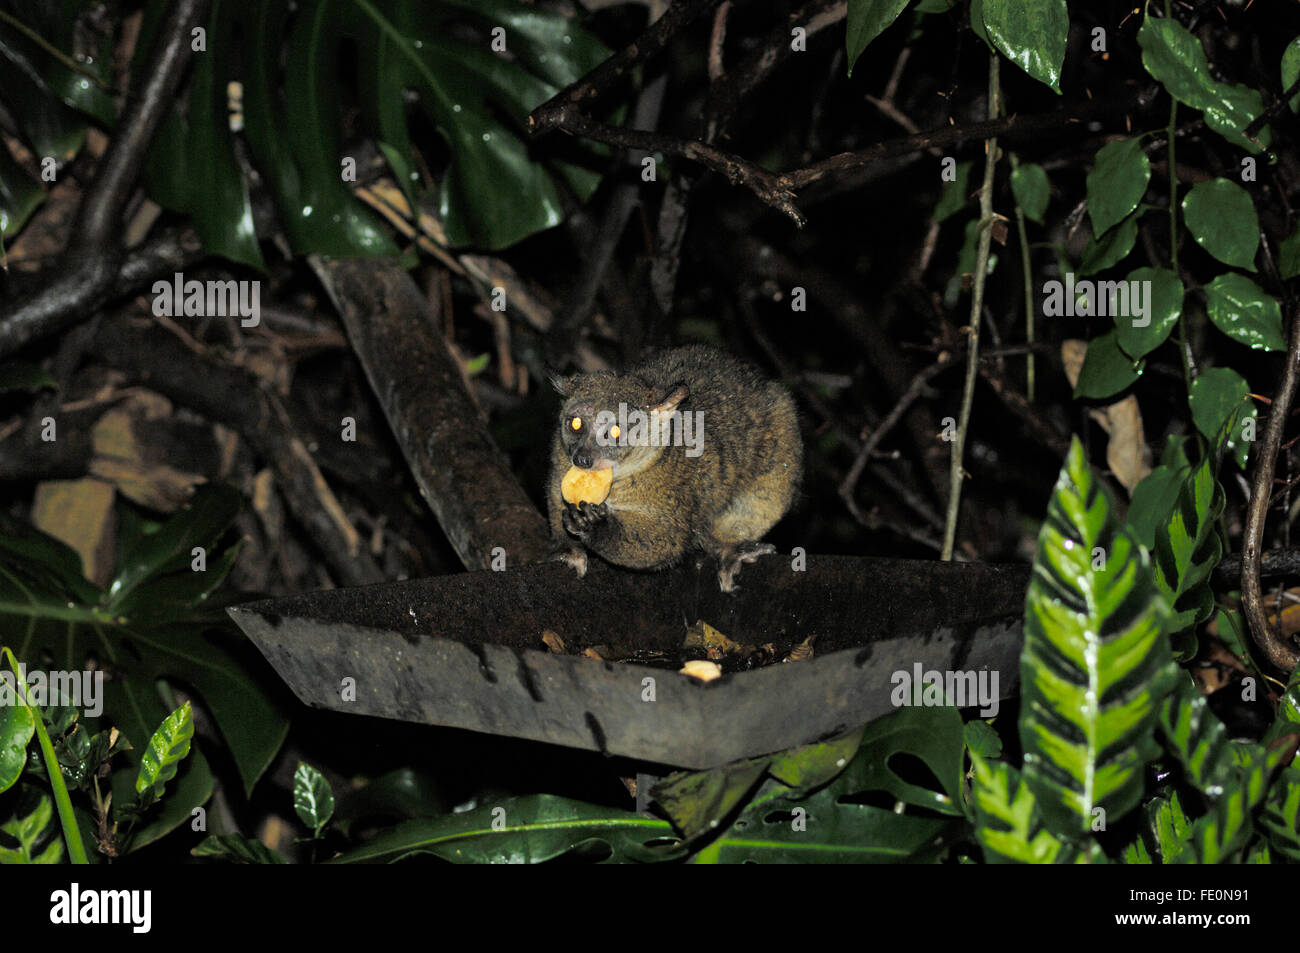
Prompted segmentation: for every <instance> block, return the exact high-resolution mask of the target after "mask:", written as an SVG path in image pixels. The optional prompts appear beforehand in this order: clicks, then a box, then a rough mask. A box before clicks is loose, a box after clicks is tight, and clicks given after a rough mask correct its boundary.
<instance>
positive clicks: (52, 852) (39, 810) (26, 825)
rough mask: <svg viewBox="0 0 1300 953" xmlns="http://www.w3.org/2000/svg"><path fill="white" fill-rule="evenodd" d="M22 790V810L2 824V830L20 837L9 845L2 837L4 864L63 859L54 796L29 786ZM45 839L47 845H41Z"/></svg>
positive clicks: (1, 861) (0, 848) (0, 859)
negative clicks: (12, 844) (6, 845)
mask: <svg viewBox="0 0 1300 953" xmlns="http://www.w3.org/2000/svg"><path fill="white" fill-rule="evenodd" d="M22 793H23V798H22V799H21V800H20V802H19V808H18V810H16V811H15V812H14V814H13V815H12V816H11V817H10V818H9V819H8V820H6V821H5V822H4V823H3V824H0V831H3V832H4V833H5V834H8V835H9V836H10V837H11V838H12V839H13V840H15V841H17V846H15V847H5V846H4V843H3V842H2V841H0V865H5V864H58V863H62V862H63V840H62V839H61V838H60V837H59V836H58V830H59V825H58V823H57V822H56V821H55V819H54V799H53V798H52V797H50V795H49V794H47V793H45V792H44V791H39V790H37V789H36V788H29V787H26V786H24V789H23V792H22ZM42 843H44V844H45V846H44V847H40V844H42Z"/></svg>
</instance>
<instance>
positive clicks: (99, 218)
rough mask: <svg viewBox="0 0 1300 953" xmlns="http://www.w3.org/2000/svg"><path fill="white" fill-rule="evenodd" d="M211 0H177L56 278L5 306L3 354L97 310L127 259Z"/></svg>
mask: <svg viewBox="0 0 1300 953" xmlns="http://www.w3.org/2000/svg"><path fill="white" fill-rule="evenodd" d="M209 3H210V0H178V2H177V4H176V5H175V7H174V8H173V9H172V12H171V14H170V16H169V17H168V19H167V21H166V22H165V23H164V25H163V28H162V30H161V32H160V33H159V36H158V40H157V41H156V43H155V46H154V49H153V53H152V56H151V57H150V61H149V65H148V67H147V68H146V70H145V76H146V77H148V78H147V79H146V80H145V83H144V85H143V86H142V87H141V88H140V89H139V90H138V91H136V90H133V91H132V93H131V95H130V96H129V97H128V99H127V102H126V107H125V108H124V109H123V111H122V115H121V117H120V121H119V123H118V131H117V134H116V135H115V136H114V137H113V141H112V143H111V144H110V145H109V147H108V151H107V152H106V153H105V155H104V159H103V161H102V162H101V163H100V165H99V168H98V169H97V170H96V173H95V180H94V182H92V183H91V186H90V189H89V190H88V191H87V193H86V199H85V201H84V202H82V205H81V209H80V211H79V212H78V215H77V222H76V225H75V226H74V228H73V232H72V235H73V237H72V240H71V241H70V242H69V243H68V247H67V250H66V251H65V252H64V258H63V261H64V263H65V264H66V265H67V267H66V268H64V269H63V270H62V272H61V274H60V275H59V277H58V278H56V279H55V280H54V282H53V283H52V284H50V285H48V286H46V287H44V288H42V289H40V290H39V291H38V292H37V293H36V294H34V295H32V296H29V297H27V298H24V299H23V300H20V301H18V302H15V303H14V304H13V305H11V306H10V307H8V308H6V309H4V310H3V311H0V358H3V357H7V356H8V355H10V354H13V353H15V352H16V351H18V350H21V349H22V348H23V347H25V346H26V345H28V344H29V343H31V342H32V341H34V340H36V339H38V338H43V337H48V336H50V335H53V334H57V333H59V332H60V331H63V330H65V329H67V328H68V327H71V326H72V325H74V324H76V323H78V322H79V321H81V320H83V319H84V318H86V317H87V316H89V315H90V314H91V313H93V312H94V311H96V310H97V309H98V307H99V305H100V304H102V296H103V295H104V293H105V292H106V291H108V290H109V289H110V288H111V287H112V285H113V283H114V281H116V280H117V277H118V271H119V267H120V264H121V261H122V246H121V233H122V227H121V221H122V212H123V210H124V209H125V208H126V203H127V201H128V200H129V199H130V198H131V191H132V188H133V186H134V184H135V181H136V178H137V177H138V176H139V174H140V170H141V169H142V168H143V167H144V160H145V156H146V154H147V153H148V151H149V145H150V143H151V142H153V138H154V134H155V133H156V132H157V131H158V127H159V125H160V124H161V123H162V120H163V117H164V116H165V115H166V114H167V110H169V109H171V108H172V106H173V104H174V103H175V101H176V92H177V90H178V89H179V88H180V85H181V79H182V77H183V76H184V73H185V67H186V65H187V64H188V62H189V59H190V31H191V30H192V29H193V28H194V27H195V26H197V25H199V24H200V23H202V22H203V20H204V18H205V17H206V16H207V10H208V5H209Z"/></svg>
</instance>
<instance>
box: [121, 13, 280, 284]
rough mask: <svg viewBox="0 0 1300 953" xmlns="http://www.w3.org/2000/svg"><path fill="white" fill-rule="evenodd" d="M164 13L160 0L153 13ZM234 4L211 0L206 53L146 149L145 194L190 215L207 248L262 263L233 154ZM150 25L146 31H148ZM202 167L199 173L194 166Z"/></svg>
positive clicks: (141, 60)
mask: <svg viewBox="0 0 1300 953" xmlns="http://www.w3.org/2000/svg"><path fill="white" fill-rule="evenodd" d="M162 13H163V9H162V8H161V7H160V5H159V4H157V3H155V4H153V5H152V6H151V8H150V15H151V17H154V18H157V17H158V16H160V15H161V14H162ZM243 16H244V14H243V11H242V10H241V9H240V5H239V4H238V3H232V2H230V0H224V2H223V0H213V4H212V9H211V10H210V12H209V14H208V21H207V25H206V29H207V32H208V38H209V39H208V51H207V52H205V53H203V54H200V55H198V56H196V57H195V58H194V67H193V72H192V74H191V79H190V89H189V97H188V103H189V108H188V110H187V111H182V109H181V108H180V106H179V104H177V105H174V106H173V107H172V109H171V111H170V112H169V113H168V114H167V116H166V119H165V121H164V123H163V126H162V128H161V129H160V130H159V131H158V135H157V137H156V138H155V140H154V143H153V145H152V147H151V148H150V151H149V159H148V163H147V166H146V169H147V181H148V185H149V192H150V194H151V195H152V196H153V198H154V199H155V200H156V201H157V202H158V203H159V204H160V205H164V206H166V207H168V208H170V209H173V210H174V211H178V212H183V213H185V214H187V215H189V216H190V217H192V218H193V220H194V225H195V228H196V229H197V230H198V232H199V235H200V236H201V237H202V239H203V247H204V249H205V250H208V251H211V252H214V253H215V254H218V255H223V256H225V257H226V258H228V259H230V260H231V261H234V262H239V263H241V264H245V265H249V266H251V267H253V268H259V269H265V267H266V266H265V262H263V260H262V252H261V249H260V247H259V246H258V242H257V235H256V233H255V231H254V228H253V205H252V201H251V199H250V198H249V192H248V184H247V182H245V180H244V174H243V171H242V170H241V168H240V166H239V161H238V159H237V158H236V150H235V142H234V134H233V133H232V132H231V130H230V115H229V106H228V104H227V99H226V89H227V86H228V84H229V83H231V82H235V81H237V80H238V79H239V73H238V69H239V55H240V47H239V44H238V42H237V41H236V38H235V37H236V29H237V24H238V21H239V20H241V19H243ZM155 30H156V24H155V25H151V26H149V27H148V28H147V29H146V30H145V32H146V33H147V34H152V33H153V32H155ZM149 52H150V48H149V46H148V45H145V44H138V45H137V56H136V59H135V71H136V81H137V82H141V81H142V80H143V75H142V74H143V72H144V70H145V69H147V68H148V67H149V65H150V63H149V59H148V56H147V54H148V53H149ZM197 169H202V170H203V172H202V174H201V175H196V174H195V171H196V170H197Z"/></svg>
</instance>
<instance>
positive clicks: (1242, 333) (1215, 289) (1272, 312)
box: [1205, 271, 1286, 351]
mask: <svg viewBox="0 0 1300 953" xmlns="http://www.w3.org/2000/svg"><path fill="white" fill-rule="evenodd" d="M1205 298H1206V303H1207V310H1208V311H1209V313H1210V320H1211V321H1213V322H1214V326H1215V327H1217V328H1218V329H1219V330H1220V331H1222V332H1223V333H1224V334H1226V335H1227V336H1228V337H1230V338H1232V339H1233V340H1234V341H1237V342H1239V343H1241V344H1244V345H1246V346H1247V347H1249V348H1253V349H1255V350H1257V351H1285V350H1286V340H1285V339H1284V338H1283V337H1282V309H1281V308H1280V307H1279V306H1278V303H1277V299H1276V298H1274V297H1273V296H1272V295H1271V294H1266V293H1265V291H1264V289H1263V288H1261V287H1260V286H1259V285H1257V284H1255V282H1253V281H1251V280H1250V279H1249V278H1247V277H1246V276H1245V275H1239V274H1237V273H1236V272H1235V271H1228V272H1224V273H1223V274H1221V275H1219V277H1217V278H1215V279H1214V280H1213V281H1211V282H1210V283H1209V284H1208V285H1206V286H1205Z"/></svg>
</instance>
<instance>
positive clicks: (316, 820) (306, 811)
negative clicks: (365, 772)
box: [293, 761, 334, 837]
mask: <svg viewBox="0 0 1300 953" xmlns="http://www.w3.org/2000/svg"><path fill="white" fill-rule="evenodd" d="M293 809H294V811H296V812H297V814H298V817H299V818H300V819H301V820H302V822H303V823H304V824H306V825H307V826H308V827H310V828H311V829H312V833H313V835H314V836H316V837H319V836H320V832H321V830H322V829H323V828H324V827H325V825H326V824H328V823H329V822H330V818H331V817H333V816H334V792H333V791H332V790H331V789H330V783H329V782H328V781H326V780H325V775H323V774H321V773H320V772H319V771H317V770H316V769H315V768H313V767H312V766H311V765H309V764H308V763H307V762H305V761H301V762H299V763H298V770H297V771H295V772H294V773H293Z"/></svg>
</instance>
